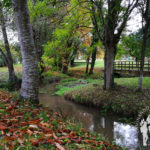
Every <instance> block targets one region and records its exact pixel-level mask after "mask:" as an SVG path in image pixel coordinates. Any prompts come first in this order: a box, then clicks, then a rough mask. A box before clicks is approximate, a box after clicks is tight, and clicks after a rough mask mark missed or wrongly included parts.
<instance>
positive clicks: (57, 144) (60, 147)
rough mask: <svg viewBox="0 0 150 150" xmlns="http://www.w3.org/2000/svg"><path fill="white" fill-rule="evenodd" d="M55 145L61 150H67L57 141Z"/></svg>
mask: <svg viewBox="0 0 150 150" xmlns="http://www.w3.org/2000/svg"><path fill="white" fill-rule="evenodd" d="M55 146H56V147H57V148H58V149H59V150H65V149H64V148H63V147H62V146H61V145H60V144H59V143H55Z"/></svg>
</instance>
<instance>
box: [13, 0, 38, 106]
mask: <svg viewBox="0 0 150 150" xmlns="http://www.w3.org/2000/svg"><path fill="white" fill-rule="evenodd" d="M12 3H13V9H14V16H15V20H16V25H17V30H18V35H19V41H20V45H21V54H22V64H23V78H22V86H21V92H20V96H21V97H22V98H23V99H29V100H31V101H33V102H34V103H38V102H39V101H38V61H37V55H36V50H35V45H34V40H33V33H32V29H31V24H30V19H29V11H28V6H27V0H12Z"/></svg>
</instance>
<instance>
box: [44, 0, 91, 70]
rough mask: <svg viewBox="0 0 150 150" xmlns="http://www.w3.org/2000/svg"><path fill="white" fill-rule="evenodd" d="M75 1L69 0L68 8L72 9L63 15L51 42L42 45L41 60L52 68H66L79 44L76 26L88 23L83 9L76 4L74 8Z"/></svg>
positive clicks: (78, 33)
mask: <svg viewBox="0 0 150 150" xmlns="http://www.w3.org/2000/svg"><path fill="white" fill-rule="evenodd" d="M75 2H76V1H71V3H70V6H69V8H68V9H69V10H72V11H70V13H69V14H68V15H67V16H65V17H64V21H63V23H61V27H59V28H57V29H56V30H55V31H54V32H53V37H52V40H51V42H48V43H47V44H45V45H44V51H45V53H44V55H43V61H44V63H46V64H47V65H51V66H52V68H54V69H56V68H57V69H59V70H62V69H63V68H68V65H69V62H70V60H71V57H72V54H73V53H74V50H76V49H78V48H79V47H80V44H81V43H80V40H79V38H80V32H79V31H78V28H79V26H80V25H87V24H89V21H88V20H87V18H88V17H85V15H83V11H82V10H81V9H79V7H77V6H76V9H75V8H74V7H75ZM83 18H84V19H83ZM84 48H85V46H84ZM86 49H87V48H86ZM88 51H90V48H88Z"/></svg>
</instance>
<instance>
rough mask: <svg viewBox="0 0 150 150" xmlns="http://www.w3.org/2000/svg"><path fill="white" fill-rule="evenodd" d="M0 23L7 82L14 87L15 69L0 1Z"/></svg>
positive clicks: (15, 81)
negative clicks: (7, 75) (7, 73)
mask: <svg viewBox="0 0 150 150" xmlns="http://www.w3.org/2000/svg"><path fill="white" fill-rule="evenodd" d="M0 25H1V29H2V34H3V39H4V44H5V49H6V52H7V54H6V55H5V53H4V52H3V51H2V49H1V50H0V51H1V53H2V55H3V56H4V58H5V61H6V63H7V66H8V71H9V83H11V84H10V86H11V87H10V88H11V89H14V88H15V87H16V85H17V77H16V75H15V71H14V66H13V59H12V55H11V52H10V46H9V42H8V37H7V32H6V23H5V18H4V14H3V7H2V3H1V2H0Z"/></svg>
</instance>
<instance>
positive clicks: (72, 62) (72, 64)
mask: <svg viewBox="0 0 150 150" xmlns="http://www.w3.org/2000/svg"><path fill="white" fill-rule="evenodd" d="M74 60H75V58H72V59H71V61H70V66H71V67H74Z"/></svg>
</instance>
